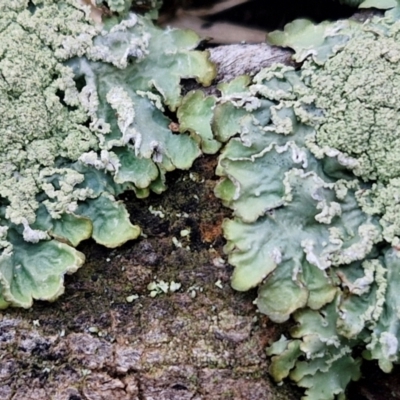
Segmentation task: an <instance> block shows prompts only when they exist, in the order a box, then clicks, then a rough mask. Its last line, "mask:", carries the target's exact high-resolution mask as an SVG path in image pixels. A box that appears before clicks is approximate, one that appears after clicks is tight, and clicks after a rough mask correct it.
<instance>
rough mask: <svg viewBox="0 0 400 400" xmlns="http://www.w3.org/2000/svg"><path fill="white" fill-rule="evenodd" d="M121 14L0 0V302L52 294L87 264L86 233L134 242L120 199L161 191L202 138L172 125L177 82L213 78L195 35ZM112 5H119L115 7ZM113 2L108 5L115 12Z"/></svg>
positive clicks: (134, 229)
mask: <svg viewBox="0 0 400 400" xmlns="http://www.w3.org/2000/svg"><path fill="white" fill-rule="evenodd" d="M108 5H109V6H110V7H111V8H112V10H111V11H116V12H119V13H121V15H120V16H118V15H113V14H111V16H110V17H109V18H105V19H104V21H103V22H104V24H103V25H99V24H97V25H96V24H94V22H93V20H92V19H91V17H90V14H91V12H92V11H93V9H91V8H90V7H89V6H88V5H85V4H84V2H82V1H77V0H76V1H74V0H66V1H52V0H35V1H30V2H29V1H25V0H19V1H13V2H2V3H1V4H0V112H1V115H2V119H1V123H0V238H1V239H0V307H2V308H4V307H7V306H8V305H13V306H21V307H29V306H30V305H31V304H32V299H42V300H54V299H55V298H57V297H58V296H59V295H60V294H61V293H62V292H63V276H64V274H65V273H71V272H74V271H75V270H76V269H77V268H79V267H80V266H81V265H82V264H83V262H84V255H83V254H82V253H80V252H79V251H77V250H75V248H74V247H75V246H77V245H78V244H79V243H80V242H81V241H82V240H84V239H87V238H89V237H92V238H93V239H94V240H96V241H97V242H98V243H100V244H103V245H105V246H108V247H116V246H119V245H121V244H122V243H124V242H126V241H127V240H130V239H134V238H136V237H137V236H138V235H139V234H140V228H139V227H138V226H135V225H132V224H131V222H130V220H129V215H128V213H127V211H126V209H125V206H124V205H123V204H122V203H121V202H120V201H117V200H116V196H118V195H119V194H120V193H122V192H124V191H126V190H133V191H135V193H136V194H137V196H138V197H144V196H147V195H148V194H149V192H150V190H152V191H154V192H156V193H160V192H162V191H163V190H164V189H165V188H166V186H165V173H166V172H167V171H171V170H173V169H175V168H189V167H190V166H191V164H192V162H193V161H194V159H195V158H196V157H197V156H198V155H199V154H200V146H201V139H199V138H197V137H194V136H195V135H192V136H190V135H189V134H187V133H182V134H175V133H173V132H171V130H170V129H169V123H170V121H169V119H168V118H167V117H166V116H165V115H164V110H165V109H166V108H169V109H171V110H175V109H176V108H177V107H178V106H179V105H180V101H181V96H180V79H181V78H189V77H190V78H196V79H197V80H198V81H199V82H201V83H203V84H206V85H207V84H210V83H211V80H212V79H213V77H214V75H215V71H214V66H213V65H211V63H210V62H209V61H208V59H207V54H206V53H201V52H198V51H194V50H192V49H194V48H195V47H196V46H197V43H198V37H197V36H196V35H195V34H194V33H192V32H185V31H178V30H174V29H169V30H166V31H162V30H161V29H158V28H156V27H154V25H153V24H152V22H151V20H150V19H149V18H148V17H143V16H139V15H136V14H132V13H128V12H127V11H128V8H129V7H130V5H131V2H128V1H123V2H108ZM118 7H123V9H122V8H121V9H119V8H118ZM114 9H115V10H114Z"/></svg>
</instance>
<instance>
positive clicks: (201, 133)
mask: <svg viewBox="0 0 400 400" xmlns="http://www.w3.org/2000/svg"><path fill="white" fill-rule="evenodd" d="M215 103H216V99H215V97H213V96H205V95H204V94H203V92H202V91H201V90H196V91H192V92H189V93H188V94H187V95H186V96H185V97H184V98H183V100H182V104H181V106H180V107H179V109H178V112H177V117H178V121H179V130H180V132H181V133H184V132H186V131H189V132H190V133H191V134H192V135H194V137H195V138H196V139H197V140H198V141H199V144H200V147H201V149H202V151H203V153H205V154H215V153H216V152H217V151H218V150H219V148H220V147H221V143H220V142H218V141H217V140H215V139H214V135H213V132H212V130H211V121H212V118H213V109H214V107H215Z"/></svg>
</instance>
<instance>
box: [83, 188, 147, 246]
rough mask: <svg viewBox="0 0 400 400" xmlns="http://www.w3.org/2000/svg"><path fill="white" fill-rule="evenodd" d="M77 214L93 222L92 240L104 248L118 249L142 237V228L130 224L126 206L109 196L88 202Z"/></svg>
mask: <svg viewBox="0 0 400 400" xmlns="http://www.w3.org/2000/svg"><path fill="white" fill-rule="evenodd" d="M77 213H78V214H80V215H83V216H85V217H87V218H89V219H90V220H91V221H92V224H93V232H92V238H93V239H94V240H95V241H96V242H97V243H99V244H101V245H103V246H106V247H109V248H114V247H118V246H121V245H122V244H124V243H125V242H127V241H128V240H132V239H136V238H137V237H138V236H139V235H140V228H139V227H138V226H136V225H132V224H131V223H130V221H129V214H128V212H127V211H126V208H125V206H124V205H123V204H122V203H121V202H117V201H115V200H114V199H113V198H112V197H111V196H109V195H108V196H107V195H102V196H100V197H98V198H97V199H92V200H87V202H86V203H82V204H81V205H80V206H79V208H78V210H77Z"/></svg>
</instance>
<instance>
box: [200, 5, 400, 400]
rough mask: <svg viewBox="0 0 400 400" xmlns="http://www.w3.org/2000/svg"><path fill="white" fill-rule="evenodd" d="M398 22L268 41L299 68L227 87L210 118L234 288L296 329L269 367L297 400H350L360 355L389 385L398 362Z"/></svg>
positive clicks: (390, 16) (298, 31) (315, 30)
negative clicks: (289, 383) (300, 395)
mask: <svg viewBox="0 0 400 400" xmlns="http://www.w3.org/2000/svg"><path fill="white" fill-rule="evenodd" d="M396 5H397V2H396V4H392V5H391V7H394V6H396ZM388 8H389V7H388ZM397 14H398V11H396V9H394V10H391V11H389V12H387V13H386V16H385V17H383V18H373V19H372V20H369V21H367V22H366V23H364V24H361V23H359V22H355V21H351V22H350V21H338V22H335V23H322V24H320V25H313V24H312V23H311V22H309V21H305V20H302V21H297V22H294V23H292V24H290V25H289V26H288V27H287V28H286V29H285V32H283V33H275V34H273V35H271V36H270V37H272V40H273V41H274V44H277V45H285V46H290V47H293V48H294V50H295V51H296V53H295V57H296V58H297V60H298V61H302V62H303V63H302V65H301V68H299V69H298V70H295V69H293V68H291V67H286V66H279V65H275V66H273V67H271V68H268V69H265V70H263V71H261V72H260V73H259V74H258V75H257V76H255V78H254V79H253V81H252V82H251V81H250V79H249V78H248V77H240V78H237V79H236V80H235V81H233V82H230V83H225V84H223V85H221V86H220V91H221V96H220V97H218V98H216V99H215V100H214V102H213V104H212V107H211V108H212V117H211V118H210V111H204V115H206V116H207V117H206V118H205V121H210V122H209V125H210V127H211V128H212V129H213V131H214V134H215V136H216V138H217V139H218V140H220V141H222V142H227V143H226V145H225V146H224V147H223V149H222V152H221V155H220V157H219V163H218V167H217V174H218V175H220V176H221V180H220V182H219V183H218V185H217V187H216V189H215V193H216V195H217V196H218V197H219V198H221V199H222V201H223V202H224V204H225V205H226V206H228V207H230V208H231V209H232V210H233V213H234V219H232V220H226V221H225V222H224V225H223V228H224V235H225V237H226V239H227V244H226V246H225V251H226V253H227V254H228V256H229V262H230V263H231V264H232V265H234V266H235V270H234V273H233V277H232V285H233V287H234V288H236V289H237V290H248V289H250V288H252V287H258V297H257V300H256V304H257V305H258V308H259V310H260V311H261V312H263V313H265V314H267V315H268V316H269V317H270V318H271V320H273V321H276V322H283V321H286V320H288V319H289V318H290V317H293V318H294V320H295V321H296V326H294V327H293V329H292V330H291V331H290V336H291V337H290V338H289V337H282V338H281V339H280V340H279V341H278V342H276V343H274V344H273V345H272V346H271V347H270V348H269V350H268V354H269V355H271V356H272V363H271V369H270V372H271V374H272V376H273V377H274V378H275V379H276V380H277V381H278V382H281V381H282V380H283V379H285V378H286V377H290V378H291V379H292V380H294V381H295V382H296V383H297V384H298V385H299V386H301V387H303V388H305V389H306V392H305V397H304V399H310V400H311V399H312V400H325V399H326V400H329V399H333V398H335V397H338V398H344V397H343V396H344V393H345V388H346V386H347V384H348V383H349V381H350V380H356V379H358V378H359V377H360V365H361V359H360V358H357V357H355V356H354V348H355V347H358V348H363V349H364V352H363V357H364V358H367V359H375V360H377V361H378V363H379V365H380V367H381V368H382V369H383V370H384V371H386V372H389V371H390V370H391V369H392V365H393V363H397V362H399V361H400V360H399V356H400V347H399V340H400V332H399V330H398V326H399V316H398V309H399V304H398V303H399V300H398V295H396V293H398V292H399V291H400V286H399V279H398V273H397V270H398V268H399V267H400V253H399V245H400V243H399V237H400V228H399V226H400V225H399V218H398V214H399V212H400V206H399V204H400V189H399V188H400V183H399V180H400V170H399V165H400V156H399V151H398V147H399V146H398V141H399V137H400V131H399V128H398V126H399V115H400V109H399V106H398V103H399V100H400V98H399V91H398V87H399V86H400V85H399V82H398V76H399V70H398V61H399V54H400V53H399V47H398V43H399V32H400V21H398V15H397ZM209 102H210V103H211V101H209ZM203 107H205V105H204V103H203ZM203 129H204V127H203Z"/></svg>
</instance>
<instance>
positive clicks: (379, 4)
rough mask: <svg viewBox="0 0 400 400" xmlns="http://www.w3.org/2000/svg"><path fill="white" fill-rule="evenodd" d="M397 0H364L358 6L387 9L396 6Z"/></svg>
mask: <svg viewBox="0 0 400 400" xmlns="http://www.w3.org/2000/svg"><path fill="white" fill-rule="evenodd" d="M398 4H399V3H398V1H397V0H364V1H363V2H362V3H361V4H360V5H359V6H358V7H359V8H379V9H382V10H388V9H390V8H393V7H396V6H398Z"/></svg>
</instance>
